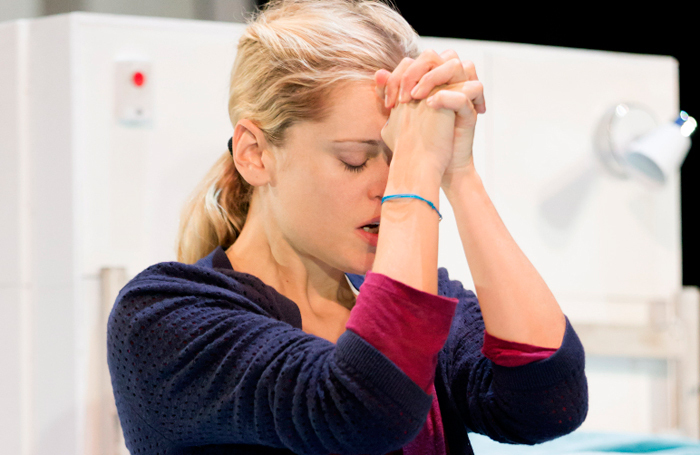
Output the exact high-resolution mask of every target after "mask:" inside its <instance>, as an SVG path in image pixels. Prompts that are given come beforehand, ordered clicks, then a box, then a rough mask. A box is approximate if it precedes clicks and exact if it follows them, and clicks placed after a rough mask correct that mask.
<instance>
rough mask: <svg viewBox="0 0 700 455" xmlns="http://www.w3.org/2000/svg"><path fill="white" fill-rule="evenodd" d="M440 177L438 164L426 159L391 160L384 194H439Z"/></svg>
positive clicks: (430, 195)
mask: <svg viewBox="0 0 700 455" xmlns="http://www.w3.org/2000/svg"><path fill="white" fill-rule="evenodd" d="M394 156H396V155H394ZM441 179H442V173H441V171H440V169H439V166H437V165H436V164H435V163H432V162H430V161H428V160H423V161H418V160H414V161H413V162H411V161H409V160H392V162H391V166H390V168H389V177H388V179H387V184H386V189H385V190H384V196H389V195H392V194H399V193H413V194H417V195H419V196H422V197H424V198H426V199H428V198H430V197H433V195H439V194H440V182H441ZM433 202H434V203H435V204H437V202H438V201H433Z"/></svg>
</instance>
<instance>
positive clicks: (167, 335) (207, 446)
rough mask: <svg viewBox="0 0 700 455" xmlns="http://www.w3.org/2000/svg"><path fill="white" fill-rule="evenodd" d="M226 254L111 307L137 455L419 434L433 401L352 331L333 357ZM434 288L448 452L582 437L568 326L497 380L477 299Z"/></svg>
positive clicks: (125, 294) (360, 444)
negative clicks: (480, 444)
mask: <svg viewBox="0 0 700 455" xmlns="http://www.w3.org/2000/svg"><path fill="white" fill-rule="evenodd" d="M222 253H223V251H222V250H221V249H220V248H219V249H217V250H215V251H214V252H213V253H212V254H211V255H209V256H208V257H207V258H204V259H202V260H201V261H199V262H198V263H197V264H195V265H186V264H181V263H175V262H172V263H161V264H157V265H155V266H152V267H149V268H148V269H146V270H145V271H143V272H142V273H140V274H139V275H138V276H136V277H135V278H134V279H133V280H131V281H130V282H129V283H128V284H127V285H126V286H125V287H124V289H122V291H121V292H120V294H119V296H118V298H117V302H116V303H115V306H114V309H113V311H112V313H111V315H110V320H109V326H108V363H109V368H110V373H111V376H112V385H113V389H114V394H115V398H116V403H117V409H118V411H119V417H120V421H121V423H122V427H123V430H124V435H125V439H126V443H127V447H128V448H129V449H130V450H131V452H132V454H137V453H148V454H194V453H197V454H200V453H202V454H218V453H232V452H235V453H249V454H256V453H266V454H274V453H280V454H282V453H285V454H289V453H297V454H307V453H308V454H312V453H314V454H315V453H338V454H345V453H348V454H349V453H355V454H385V453H387V452H390V451H392V450H396V449H398V448H400V447H403V446H404V445H405V444H407V443H408V442H409V441H411V440H412V439H413V438H414V437H415V436H416V434H418V432H419V431H420V430H421V428H422V427H423V425H424V423H425V420H426V417H427V415H428V411H429V410H430V407H431V404H432V397H431V396H430V395H429V394H428V393H426V391H425V390H424V389H423V388H421V386H419V385H418V384H416V383H415V382H414V381H413V380H412V379H411V377H410V376H409V375H407V374H406V372H404V371H402V370H401V369H400V368H399V367H397V365H396V364H395V363H393V362H392V361H391V360H390V359H389V358H388V357H387V356H385V355H384V354H383V353H382V352H381V351H380V350H378V349H377V348H376V347H375V346H373V345H371V344H369V343H368V342H367V341H365V340H364V339H363V338H362V337H361V336H359V335H358V334H357V333H355V332H353V331H352V330H347V331H346V332H345V333H344V334H343V335H341V337H340V338H339V339H338V342H337V343H336V344H333V343H331V342H329V341H327V340H323V339H321V338H318V337H315V336H313V335H310V334H307V333H305V332H303V331H302V330H301V316H300V314H299V310H298V308H297V307H296V304H294V302H292V301H290V300H289V299H287V298H286V297H284V296H282V295H281V294H279V293H277V292H276V291H275V290H274V289H273V288H271V287H270V286H267V285H265V284H264V283H263V282H262V281H260V280H259V279H258V278H256V277H254V276H252V275H248V274H245V273H240V272H235V271H233V270H232V269H231V268H230V264H227V262H228V261H227V260H226V263H224V262H223V260H222ZM223 257H224V258H225V254H224V255H223ZM438 277H439V292H438V293H439V295H440V296H443V298H450V299H454V301H455V303H456V307H455V313H454V318H453V319H452V320H451V321H448V322H449V323H448V327H447V334H446V337H445V338H446V340H445V342H444V345H443V346H442V348H441V349H440V350H439V353H438V354H437V355H436V356H435V362H436V368H435V375H434V390H435V391H436V394H437V398H438V403H439V407H440V414H441V416H442V421H443V425H444V430H445V436H446V438H447V442H448V446H449V450H450V453H451V454H453V455H456V454H468V453H471V447H470V445H469V440H468V437H467V431H476V432H479V433H483V434H486V435H488V436H490V437H491V438H493V439H495V440H497V441H502V442H511V443H525V444H533V443H537V442H542V441H545V440H549V439H552V438H555V437H557V436H560V435H563V434H566V433H568V432H570V431H572V430H573V429H575V428H577V427H578V426H579V425H580V424H581V423H582V422H583V419H584V418H585V415H586V412H587V390H586V380H585V375H584V371H583V367H584V354H583V349H582V347H581V344H580V342H579V340H578V338H577V337H576V334H575V332H574V331H573V329H572V328H571V326H570V324H569V323H568V320H567V328H566V333H565V335H564V340H563V344H562V346H561V348H559V350H557V352H556V353H554V354H553V355H552V356H551V357H550V358H548V359H546V360H541V361H538V362H534V363H531V364H528V365H524V366H520V367H502V366H499V365H496V364H494V363H493V362H491V361H490V360H488V359H487V358H485V357H484V356H483V354H482V353H481V346H482V342H483V331H484V327H483V321H482V319H481V315H480V311H479V307H478V302H477V301H476V297H475V295H474V294H473V293H472V292H470V291H466V290H464V289H463V288H462V286H461V284H460V283H459V282H458V281H451V280H450V279H449V277H448V274H447V271H446V270H445V269H442V268H441V269H440V270H439V271H438ZM363 286H364V285H363ZM361 289H362V288H361ZM362 295H363V293H362V292H361V293H360V296H362ZM359 298H360V297H359V296H358V304H359ZM353 311H354V310H353Z"/></svg>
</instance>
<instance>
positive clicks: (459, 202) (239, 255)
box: [108, 0, 587, 454]
mask: <svg viewBox="0 0 700 455" xmlns="http://www.w3.org/2000/svg"><path fill="white" fill-rule="evenodd" d="M416 39H417V36H416V34H415V32H414V31H413V30H412V29H411V28H410V26H409V25H408V24H407V23H406V22H405V21H404V20H403V19H402V18H401V17H400V16H399V15H398V14H397V13H396V12H394V11H393V10H392V9H390V8H389V7H387V6H386V5H384V4H382V3H378V2H374V1H359V0H358V1H345V0H323V1H313V0H290V1H278V2H273V3H272V4H271V5H269V6H268V7H267V8H266V9H265V11H263V12H262V13H261V14H260V15H258V17H257V18H256V19H255V21H253V22H252V23H251V24H250V25H249V26H248V28H247V30H246V32H245V34H244V36H243V37H242V38H241V40H240V42H239V46H238V53H237V56H236V61H235V63H234V68H233V72H232V77H231V91H230V100H229V110H230V115H231V121H232V124H233V126H234V133H233V137H232V139H231V141H230V152H229V153H226V154H225V155H224V156H222V158H221V159H220V160H219V161H218V162H217V163H216V164H215V166H214V168H213V169H212V171H211V172H210V173H209V175H208V176H207V177H206V178H205V180H204V182H203V183H202V185H201V188H200V191H199V193H198V196H197V197H195V199H194V200H193V202H192V203H191V204H190V206H189V207H188V208H186V210H185V212H183V220H182V226H181V235H180V241H179V258H178V259H179V261H180V262H173V263H161V264H157V265H155V266H152V267H149V268H148V269H146V270H145V271H144V272H142V273H141V274H139V275H138V276H137V277H135V278H134V279H133V280H132V281H131V282H130V283H129V284H128V285H127V286H126V287H125V288H124V289H123V290H122V291H121V292H120V294H119V297H118V299H117V302H116V304H115V307H114V310H113V312H112V314H111V316H110V322H109V328H108V332H109V337H108V339H109V342H108V343H109V358H108V361H109V366H110V372H111V375H112V384H113V387H114V393H115V397H116V401H117V408H118V410H119V416H120V420H121V422H122V427H123V430H124V434H125V439H126V443H127V446H128V447H129V449H130V450H131V452H132V453H163V454H170V453H173V454H175V453H177V454H190V453H192V454H194V453H198V454H199V453H265V454H267V453H298V454H301V453H304V454H316V453H319V454H320V453H338V454H341V453H342V454H346V453H347V454H369V453H372V454H386V453H394V454H398V453H404V454H444V453H451V454H464V453H471V447H470V445H469V440H468V437H467V432H468V431H476V432H480V433H484V434H487V435H488V436H490V437H492V438H493V439H496V440H499V441H504V442H511V443H525V444H534V443H537V442H542V441H545V440H548V439H552V438H555V437H557V436H560V435H563V434H566V433H568V432H570V431H572V430H574V429H575V428H577V427H578V426H579V425H580V424H581V422H582V421H583V419H584V418H585V415H586V411H587V391H586V379H585V375H584V372H583V366H584V354H583V349H582V347H581V344H580V342H579V341H578V338H577V337H576V334H575V333H574V331H573V329H572V328H571V326H570V325H569V323H568V320H567V319H566V318H565V317H564V315H563V314H562V313H561V310H560V309H559V306H558V304H557V302H556V300H555V299H554V297H553V296H552V294H551V292H550V291H549V290H548V288H547V286H546V285H545V283H544V282H543V280H542V279H541V277H540V276H539V274H538V273H537V272H536V270H535V269H534V268H533V266H532V265H531V264H530V263H529V261H528V260H527V258H525V256H524V255H523V254H522V252H521V251H520V249H519V248H518V247H517V245H516V244H515V243H514V241H513V239H512V238H511V237H510V235H509V234H508V232H507V230H506V228H505V227H504V225H503V223H502V222H501V220H500V219H499V217H498V214H497V213H496V211H495V209H494V207H493V205H492V204H491V202H490V200H489V198H488V196H487V195H486V193H485V191H484V188H483V185H482V184H481V181H480V179H479V176H478V174H477V173H476V171H475V169H474V166H473V162H472V155H471V149H472V138H473V133H474V125H475V123H476V117H477V114H478V113H483V112H485V103H484V99H483V91H482V87H481V84H480V83H479V82H478V79H477V76H476V72H475V70H474V68H473V66H472V65H471V64H470V63H468V62H465V63H462V62H460V61H459V59H458V57H457V55H456V53H455V52H453V51H448V52H445V53H443V54H441V55H437V54H436V53H434V52H432V51H425V52H423V53H419V52H418V50H417V46H416ZM440 188H442V189H443V190H444V192H445V194H446V195H447V197H448V200H449V202H450V204H451V205H452V207H453V209H454V213H455V217H456V220H457V223H458V227H459V232H460V237H461V240H462V244H463V246H464V251H465V254H466V257H467V260H468V262H469V266H470V269H471V272H472V275H473V278H474V283H475V287H476V292H477V294H478V296H479V301H478V302H477V299H476V296H475V295H474V293H472V292H470V291H465V290H464V289H463V288H462V286H461V284H460V283H459V282H458V281H451V280H450V279H449V277H448V274H447V271H446V270H445V269H440V270H439V271H437V242H438V222H439V220H440V218H441V216H440V213H439V206H438V202H439V198H438V195H439V190H440ZM379 226H381V230H380V228H379ZM192 263H194V264H192ZM190 264H192V265H190ZM436 271H437V273H436ZM363 275H364V276H363ZM356 288H359V293H358V291H357V289H356Z"/></svg>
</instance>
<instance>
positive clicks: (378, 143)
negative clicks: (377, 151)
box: [333, 139, 382, 147]
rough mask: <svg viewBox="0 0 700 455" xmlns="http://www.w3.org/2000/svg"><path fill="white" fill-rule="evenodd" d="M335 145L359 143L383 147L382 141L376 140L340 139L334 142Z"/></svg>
mask: <svg viewBox="0 0 700 455" xmlns="http://www.w3.org/2000/svg"><path fill="white" fill-rule="evenodd" d="M333 142H334V143H339V142H357V143H360V144H367V145H373V146H375V147H377V146H379V145H381V143H382V141H381V140H379V141H378V140H375V139H338V140H335V141H333Z"/></svg>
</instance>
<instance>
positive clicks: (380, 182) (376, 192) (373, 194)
mask: <svg viewBox="0 0 700 455" xmlns="http://www.w3.org/2000/svg"><path fill="white" fill-rule="evenodd" d="M391 157H392V153H391V150H389V148H386V152H385V153H384V154H382V156H381V158H380V159H378V160H377V161H379V162H378V163H377V165H376V166H375V168H374V172H373V173H372V183H371V184H370V187H369V197H370V199H374V198H378V199H379V200H381V199H382V197H384V190H385V189H386V184H387V182H388V180H389V166H390V164H391Z"/></svg>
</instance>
